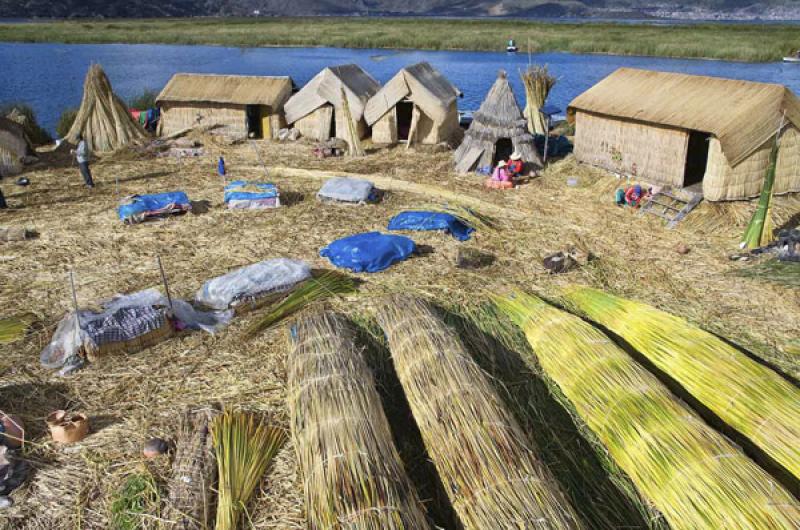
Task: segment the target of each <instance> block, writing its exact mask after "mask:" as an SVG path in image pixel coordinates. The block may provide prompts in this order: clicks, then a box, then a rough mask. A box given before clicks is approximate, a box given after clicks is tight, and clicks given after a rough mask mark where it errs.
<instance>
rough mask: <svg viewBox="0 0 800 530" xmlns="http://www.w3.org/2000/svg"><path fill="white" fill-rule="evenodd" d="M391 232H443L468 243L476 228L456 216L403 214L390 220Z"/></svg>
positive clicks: (419, 212) (430, 213)
mask: <svg viewBox="0 0 800 530" xmlns="http://www.w3.org/2000/svg"><path fill="white" fill-rule="evenodd" d="M388 228H389V230H443V231H444V232H445V233H447V234H450V235H451V236H453V237H454V238H456V239H458V240H459V241H466V240H468V239H469V236H470V234H471V233H472V232H474V231H475V229H474V228H472V227H471V226H469V225H467V223H465V222H464V221H462V220H461V219H459V218H458V217H456V216H455V215H452V214H449V213H444V212H430V211H409V212H401V213H399V214H397V215H395V216H394V217H392V218H391V219H390V220H389V226H388Z"/></svg>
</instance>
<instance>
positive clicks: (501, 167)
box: [492, 160, 511, 182]
mask: <svg viewBox="0 0 800 530" xmlns="http://www.w3.org/2000/svg"><path fill="white" fill-rule="evenodd" d="M506 165H507V164H506V161H505V160H501V161H500V162H498V164H497V167H496V168H494V173H492V180H497V181H500V182H511V175H510V174H509V173H508V170H507V169H506Z"/></svg>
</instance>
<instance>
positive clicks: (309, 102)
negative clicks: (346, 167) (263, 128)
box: [284, 64, 380, 143]
mask: <svg viewBox="0 0 800 530" xmlns="http://www.w3.org/2000/svg"><path fill="white" fill-rule="evenodd" d="M379 89H380V84H379V83H378V82H377V81H376V80H375V79H374V78H373V77H372V76H371V75H369V74H368V73H367V72H366V71H364V70H363V69H362V68H361V67H360V66H358V65H355V64H347V65H342V66H331V67H328V68H325V69H324V70H322V71H321V72H320V73H318V74H317V75H316V76H314V78H313V79H311V81H309V82H308V83H307V84H306V85H305V86H304V87H303V88H301V89H300V91H298V92H297V93H296V94H294V95H293V96H292V97H291V98H289V100H288V101H287V102H286V104H285V105H284V109H285V113H286V123H288V124H289V125H291V126H293V127H295V128H297V130H299V131H300V133H301V134H303V136H306V137H308V138H310V139H313V140H317V141H324V140H327V139H329V138H331V133H332V132H334V133H335V134H336V136H337V137H339V138H342V139H344V140H345V141H348V138H347V137H346V136H347V131H348V130H349V127H347V124H346V122H345V121H344V112H343V107H342V91H344V94H345V97H346V98H347V103H348V105H349V109H350V114H351V115H352V119H353V121H354V122H355V124H356V130H357V131H358V133H359V135H360V138H364V137H366V136H367V135H368V134H369V127H368V126H367V123H366V121H365V120H364V108H365V107H366V104H367V101H369V99H370V98H371V97H372V96H374V95H375V94H376V93H377V92H378V90H379ZM326 108H327V109H329V110H323V109H326ZM331 116H332V117H331ZM332 119H333V120H335V122H334V123H335V129H334V128H333V127H331V120H332ZM348 143H349V142H348Z"/></svg>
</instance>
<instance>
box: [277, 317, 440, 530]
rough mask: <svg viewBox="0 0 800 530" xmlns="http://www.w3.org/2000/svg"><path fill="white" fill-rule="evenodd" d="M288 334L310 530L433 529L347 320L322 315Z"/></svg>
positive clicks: (290, 384) (292, 407) (295, 421)
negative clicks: (410, 478) (291, 348)
mask: <svg viewBox="0 0 800 530" xmlns="http://www.w3.org/2000/svg"><path fill="white" fill-rule="evenodd" d="M290 335H291V336H290V342H291V343H292V346H293V352H292V354H291V355H290V356H289V367H288V372H289V373H288V387H289V388H288V402H289V403H288V404H289V411H290V413H291V424H292V438H293V440H294V444H295V449H296V451H297V457H298V460H299V462H300V470H301V472H302V475H303V490H304V493H305V499H306V510H307V513H308V521H309V528H315V529H323V528H324V529H338V528H342V529H344V528H347V529H351V530H411V529H426V528H430V525H429V523H428V521H427V519H426V516H425V511H424V508H423V507H422V505H421V503H420V500H419V498H418V497H417V494H416V491H415V490H414V488H413V486H412V484H411V482H410V480H409V478H408V476H407V475H406V472H405V469H404V468H403V464H402V461H401V460H400V456H399V455H398V452H397V449H396V448H395V445H394V442H393V440H392V433H391V430H390V428H389V422H388V420H387V419H386V416H385V414H384V411H383V408H382V406H381V399H380V396H379V395H378V392H377V390H376V388H375V381H374V379H373V376H372V373H371V371H370V369H369V367H368V366H367V363H366V361H365V360H364V358H363V354H362V352H361V351H359V350H358V349H357V348H356V345H355V336H354V333H353V330H352V328H351V327H350V325H349V324H348V323H347V322H346V321H345V320H344V319H343V318H342V317H339V316H337V315H334V314H331V313H324V314H319V315H314V316H312V317H309V318H305V319H302V320H300V321H298V322H297V323H296V324H295V325H294V326H292V328H291V334H290Z"/></svg>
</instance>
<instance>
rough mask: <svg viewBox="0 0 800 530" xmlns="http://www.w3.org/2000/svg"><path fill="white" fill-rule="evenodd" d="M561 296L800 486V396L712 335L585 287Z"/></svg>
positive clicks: (785, 383) (765, 369) (767, 370)
mask: <svg viewBox="0 0 800 530" xmlns="http://www.w3.org/2000/svg"><path fill="white" fill-rule="evenodd" d="M565 297H566V300H567V301H568V302H569V303H571V304H574V306H575V307H576V309H577V310H578V311H580V312H582V313H584V314H585V315H586V316H588V317H589V318H590V319H592V320H594V321H595V322H598V323H599V324H601V325H602V326H605V327H606V328H608V329H609V330H611V331H613V332H614V333H616V334H618V335H619V336H621V337H622V338H623V339H625V340H626V341H627V342H628V343H629V344H630V345H631V346H633V347H634V348H636V349H637V350H638V351H639V352H640V353H641V354H642V355H644V356H645V357H646V358H647V359H648V360H650V361H651V362H652V363H653V364H654V365H655V366H656V367H657V368H658V369H659V370H662V371H663V372H664V373H666V374H667V375H669V376H670V377H671V378H672V379H674V380H675V381H676V382H677V383H678V384H680V385H681V386H682V387H683V388H684V389H686V391H687V392H689V393H690V394H691V395H692V396H694V397H695V398H696V399H698V400H699V401H700V402H701V403H703V405H704V406H705V407H708V409H709V410H710V411H711V412H713V413H714V414H716V415H717V416H718V417H719V418H720V419H721V420H722V421H723V422H725V423H726V424H727V425H728V426H730V427H732V428H734V429H736V430H737V431H738V432H740V433H741V434H743V435H744V436H746V437H747V438H748V439H749V440H750V441H752V442H753V443H754V444H755V445H756V446H758V447H760V448H761V449H762V450H763V451H764V452H765V453H766V454H767V455H769V456H770V457H771V458H772V459H773V460H775V461H776V462H777V463H778V464H780V465H781V466H783V467H784V468H786V470H787V471H789V472H790V473H791V474H793V475H794V476H795V477H796V478H798V479H800V389H798V388H797V387H796V386H794V385H793V384H791V383H790V382H789V381H787V380H786V379H784V378H783V377H781V376H780V375H779V374H777V373H775V372H774V371H773V370H770V369H769V368H767V367H766V366H764V365H762V364H760V363H758V362H756V361H754V360H752V359H750V358H749V357H748V356H747V355H745V354H744V353H742V352H740V351H739V350H737V349H736V348H734V347H733V346H731V345H729V344H727V343H726V342H724V341H723V340H722V339H720V338H718V337H717V336H715V335H712V334H711V333H709V332H707V331H704V330H702V329H700V328H698V327H696V326H693V325H691V324H690V323H688V322H687V321H686V320H684V319H682V318H679V317H676V316H674V315H670V314H669V313H665V312H663V311H659V310H658V309H656V308H654V307H651V306H649V305H647V304H643V303H640V302H634V301H632V300H626V299H624V298H619V297H616V296H613V295H611V294H608V293H605V292H603V291H599V290H597V289H592V288H588V287H572V288H570V289H568V290H567V291H566V293H565Z"/></svg>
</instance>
